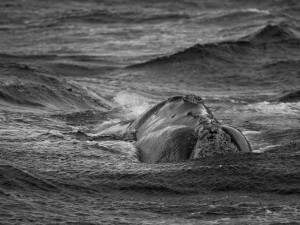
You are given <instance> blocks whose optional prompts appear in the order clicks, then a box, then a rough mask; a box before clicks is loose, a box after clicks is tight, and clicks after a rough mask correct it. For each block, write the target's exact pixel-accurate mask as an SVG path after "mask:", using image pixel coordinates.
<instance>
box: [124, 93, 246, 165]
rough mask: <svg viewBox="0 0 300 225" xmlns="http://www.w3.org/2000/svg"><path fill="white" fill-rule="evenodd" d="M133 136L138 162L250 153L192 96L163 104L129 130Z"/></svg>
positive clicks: (238, 137) (233, 132) (241, 140)
mask: <svg viewBox="0 0 300 225" xmlns="http://www.w3.org/2000/svg"><path fill="white" fill-rule="evenodd" d="M128 131H129V132H130V133H134V134H135V139H136V143H135V145H136V147H137V148H138V149H139V156H140V161H142V162H146V163H159V162H178V161H184V160H188V159H196V158H200V157H204V156H210V155H215V154H218V153H234V152H236V153H238V152H251V147H250V144H249V142H248V140H247V139H246V137H245V136H244V135H243V134H242V133H241V132H240V131H238V130H237V129H234V128H232V127H229V126H224V125H222V124H220V123H219V122H218V121H217V120H216V119H215V118H214V117H213V115H212V113H211V112H210V110H209V109H208V108H207V107H206V106H205V105H204V103H203V100H202V99H201V98H200V97H198V96H195V95H187V96H176V97H172V98H169V99H168V100H166V101H163V102H161V103H159V104H157V105H155V106H154V107H152V108H151V109H149V110H148V111H147V112H145V113H144V114H142V115H141V116H140V117H138V118H137V119H136V120H135V121H134V122H133V123H132V124H131V125H129V127H128Z"/></svg>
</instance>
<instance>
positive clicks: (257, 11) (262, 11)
mask: <svg viewBox="0 0 300 225" xmlns="http://www.w3.org/2000/svg"><path fill="white" fill-rule="evenodd" d="M242 11H243V12H254V13H261V14H266V15H269V14H270V11H268V10H260V9H256V8H248V9H244V10H242Z"/></svg>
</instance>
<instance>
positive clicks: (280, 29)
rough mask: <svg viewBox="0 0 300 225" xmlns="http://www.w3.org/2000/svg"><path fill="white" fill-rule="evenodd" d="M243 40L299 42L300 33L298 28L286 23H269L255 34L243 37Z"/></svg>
mask: <svg viewBox="0 0 300 225" xmlns="http://www.w3.org/2000/svg"><path fill="white" fill-rule="evenodd" d="M241 40H245V41H250V42H263V43H270V42H277V43H281V42H296V43H298V44H299V43H300V35H299V33H298V31H297V30H296V29H293V28H292V27H291V26H288V25H287V24H286V23H281V24H268V25H267V26H265V27H263V28H261V29H259V30H258V31H256V32H254V33H253V34H250V35H247V36H245V37H243V38H241Z"/></svg>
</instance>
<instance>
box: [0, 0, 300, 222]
mask: <svg viewBox="0 0 300 225" xmlns="http://www.w3.org/2000/svg"><path fill="white" fill-rule="evenodd" d="M0 37H1V38H0V106H1V108H0V124H1V126H0V198H1V200H0V206H1V207H0V223H1V224H273V225H274V224H299V223H300V219H299V218H300V204H299V202H300V197H299V193H300V152H299V147H300V116H299V112H300V2H299V1H297V0H294V1H292V0H290V1H287V0H286V1H284V0H282V1H280V0H278V1H271V0H269V1H268V0H267V1H256V0H252V1H243V0H242V1H235V0H226V1H221V0H212V1H204V0H199V1H196V0H181V1H179V0H175V1H174V0H173V1H167V0H166V1H156V0H151V1H137V0H126V1H117V0H114V1H112V0H107V1H106V0H104V1H96V0H89V1H80V0H68V1H67V0H62V1H61V0H60V1H58V0H54V1H46V0H32V1H26V0H14V1H11V0H10V1H8V0H7V1H6V0H2V1H1V2H0ZM185 94H196V95H199V96H201V97H203V98H204V99H205V103H206V105H207V106H208V107H209V108H210V109H211V111H212V112H213V114H214V115H215V117H216V118H217V119H218V120H220V121H221V122H222V123H223V124H228V125H231V126H233V127H238V128H240V129H241V130H242V132H243V133H244V134H245V135H246V136H247V138H248V139H249V141H250V142H251V145H252V147H253V149H254V153H251V154H243V155H227V156H223V157H219V156H216V157H205V158H202V159H198V160H193V161H188V162H183V163H165V164H156V165H151V164H144V163H140V162H139V161H138V160H137V159H136V157H135V149H134V147H133V145H132V144H131V143H129V142H126V141H122V140H109V139H106V140H103V139H101V138H97V137H99V135H98V134H99V132H101V130H102V129H103V127H105V126H106V125H109V124H112V123H116V122H119V121H123V120H129V119H134V118H136V117H137V116H138V115H140V114H141V113H142V112H144V111H145V110H147V108H149V107H150V106H152V105H153V104H155V103H158V102H159V101H162V100H165V99H166V98H169V97H170V96H173V95H185Z"/></svg>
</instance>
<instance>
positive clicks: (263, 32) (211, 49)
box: [129, 24, 300, 68]
mask: <svg viewBox="0 0 300 225" xmlns="http://www.w3.org/2000/svg"><path fill="white" fill-rule="evenodd" d="M280 43H282V44H292V45H293V47H299V46H300V36H299V35H298V33H297V31H296V29H293V28H292V27H289V26H287V25H285V24H279V25H270V24H269V25H267V26H265V27H263V28H260V29H259V30H258V31H256V32H254V33H252V34H250V35H246V36H244V37H242V38H240V39H237V40H231V41H223V42H219V43H206V44H196V45H194V46H192V47H190V48H187V49H185V50H183V51H180V52H177V53H175V54H172V55H168V56H163V57H158V58H155V59H152V60H150V61H147V62H144V63H141V64H135V65H132V66H129V68H134V67H140V66H145V65H150V64H151V65H153V64H164V63H170V62H177V63H178V62H180V61H186V60H192V59H199V58H200V59H201V60H202V62H203V63H202V64H207V62H210V63H221V64H232V61H233V60H239V59H240V57H241V56H248V57H251V56H252V57H253V58H255V57H256V55H257V54H260V52H265V51H266V48H270V49H272V48H278V46H277V45H274V44H280ZM294 51H295V50H294ZM212 60H213V61H212Z"/></svg>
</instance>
